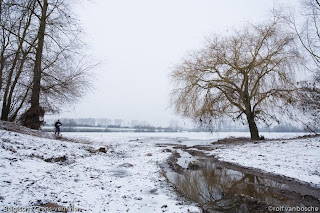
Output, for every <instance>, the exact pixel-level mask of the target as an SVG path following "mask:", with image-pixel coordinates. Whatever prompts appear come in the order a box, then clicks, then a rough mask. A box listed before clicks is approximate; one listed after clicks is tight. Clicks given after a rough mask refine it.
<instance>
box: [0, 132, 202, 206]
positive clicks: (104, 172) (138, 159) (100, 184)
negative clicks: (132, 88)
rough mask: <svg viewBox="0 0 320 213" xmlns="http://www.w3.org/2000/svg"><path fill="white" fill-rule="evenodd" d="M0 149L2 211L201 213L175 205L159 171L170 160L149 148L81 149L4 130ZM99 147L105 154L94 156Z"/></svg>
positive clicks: (109, 145) (102, 142) (112, 143)
mask: <svg viewBox="0 0 320 213" xmlns="http://www.w3.org/2000/svg"><path fill="white" fill-rule="evenodd" d="M0 144H1V147H0V169H1V173H0V188H1V191H0V210H1V211H3V209H4V208H5V207H27V206H33V205H39V204H41V203H42V204H44V203H48V202H49V203H55V204H58V205H60V206H75V207H78V208H81V209H83V210H87V211H88V212H104V211H105V212H201V211H200V210H199V208H197V207H195V206H193V205H190V204H188V203H186V202H182V201H177V200H178V198H177V196H176V195H175V193H174V192H173V190H171V189H170V188H169V187H168V186H167V185H166V183H165V178H164V177H163V176H162V175H161V173H160V172H161V171H160V168H159V166H158V165H157V163H158V162H163V161H164V160H165V159H166V158H167V157H168V155H169V154H168V153H165V152H162V150H161V149H160V148H156V147H155V146H154V145H153V144H146V143H140V142H139V141H131V142H128V140H124V139H121V140H120V139H119V140H116V139H109V140H106V139H105V138H100V139H99V138H95V139H93V141H91V142H90V143H88V144H83V143H73V142H64V141H59V140H52V139H44V138H39V137H34V136H29V135H23V134H18V133H14V132H9V131H4V130H0ZM100 147H105V148H106V150H107V152H106V153H103V152H95V151H96V150H98V149H99V148H100ZM93 152H95V153H93Z"/></svg>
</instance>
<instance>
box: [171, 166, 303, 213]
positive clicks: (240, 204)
mask: <svg viewBox="0 0 320 213" xmlns="http://www.w3.org/2000/svg"><path fill="white" fill-rule="evenodd" d="M168 178H169V180H170V181H171V182H173V183H174V184H175V185H176V187H177V189H178V190H179V191H180V192H181V193H183V194H184V195H185V196H186V197H188V198H190V199H191V200H193V201H195V202H197V203H199V204H200V205H201V206H202V207H203V209H205V210H206V211H208V212H210V211H218V212H267V211H268V210H267V209H266V208H267V207H268V206H270V205H271V206H305V205H307V204H306V203H301V200H296V199H295V198H294V196H293V195H290V194H285V193H284V191H283V192H281V190H284V189H286V188H287V186H286V184H283V183H280V182H276V181H274V180H270V179H268V178H265V177H258V176H254V175H251V174H245V173H242V172H239V171H235V170H231V169H226V168H221V167H218V166H215V165H214V164H213V163H206V165H205V166H204V167H203V168H202V169H201V170H198V171H188V173H185V174H184V175H178V174H175V175H169V176H168Z"/></svg>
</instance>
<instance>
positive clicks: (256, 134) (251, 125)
mask: <svg viewBox="0 0 320 213" xmlns="http://www.w3.org/2000/svg"><path fill="white" fill-rule="evenodd" d="M247 120H248V124H249V129H250V135H251V139H252V140H259V138H260V137H259V131H258V128H257V125H256V122H255V121H254V115H253V113H252V112H251V113H249V115H247Z"/></svg>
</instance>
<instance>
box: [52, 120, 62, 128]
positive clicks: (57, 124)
mask: <svg viewBox="0 0 320 213" xmlns="http://www.w3.org/2000/svg"><path fill="white" fill-rule="evenodd" d="M61 125H62V123H60V122H59V121H57V122H56V123H55V124H54V126H55V127H56V128H58V127H60V126H61Z"/></svg>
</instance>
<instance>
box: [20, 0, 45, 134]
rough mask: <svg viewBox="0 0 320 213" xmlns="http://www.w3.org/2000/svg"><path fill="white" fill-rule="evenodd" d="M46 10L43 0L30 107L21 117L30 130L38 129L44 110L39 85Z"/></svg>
mask: <svg viewBox="0 0 320 213" xmlns="http://www.w3.org/2000/svg"><path fill="white" fill-rule="evenodd" d="M47 8H48V0H43V5H42V7H41V9H42V12H41V19H40V26H39V30H38V46H37V52H36V60H35V64H34V70H33V81H32V82H33V86H32V93H31V106H30V108H29V109H28V110H27V111H26V113H25V114H24V115H23V116H22V120H23V121H22V122H23V125H25V126H26V127H29V128H31V129H39V128H40V126H41V124H42V121H40V117H43V116H44V110H43V108H42V107H41V106H40V83H41V72H42V69H41V60H42V51H43V44H44V36H45V28H46V22H47Z"/></svg>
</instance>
